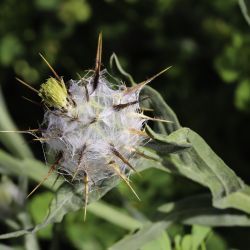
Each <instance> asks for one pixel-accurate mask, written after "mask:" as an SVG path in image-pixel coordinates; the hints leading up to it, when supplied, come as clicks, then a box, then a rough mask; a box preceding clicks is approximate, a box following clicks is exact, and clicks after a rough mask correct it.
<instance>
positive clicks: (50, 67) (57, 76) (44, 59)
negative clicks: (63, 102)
mask: <svg viewBox="0 0 250 250" xmlns="http://www.w3.org/2000/svg"><path fill="white" fill-rule="evenodd" d="M39 56H40V57H41V58H42V59H43V61H44V62H45V63H46V64H47V66H48V67H49V69H50V70H51V71H52V73H53V74H54V76H55V77H56V78H57V80H58V81H60V82H61V80H62V79H61V77H60V76H59V75H58V74H57V73H56V71H55V70H54V69H53V67H52V66H51V65H50V63H49V62H48V61H47V60H46V58H45V57H44V56H43V55H42V54H41V53H39Z"/></svg>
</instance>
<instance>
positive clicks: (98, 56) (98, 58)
mask: <svg viewBox="0 0 250 250" xmlns="http://www.w3.org/2000/svg"><path fill="white" fill-rule="evenodd" d="M101 64H102V33H100V34H99V36H98V45H97V52H96V61H95V74H94V80H93V90H94V91H95V90H96V88H97V87H98V83H99V77H100V71H101Z"/></svg>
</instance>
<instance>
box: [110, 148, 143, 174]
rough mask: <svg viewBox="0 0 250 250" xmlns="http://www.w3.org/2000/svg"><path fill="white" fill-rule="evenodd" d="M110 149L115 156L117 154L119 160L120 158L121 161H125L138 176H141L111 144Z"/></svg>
mask: <svg viewBox="0 0 250 250" xmlns="http://www.w3.org/2000/svg"><path fill="white" fill-rule="evenodd" d="M111 150H112V152H113V154H114V155H115V156H117V157H118V158H119V159H120V160H122V162H123V163H125V164H126V165H127V166H128V167H129V168H131V169H132V170H133V171H134V172H135V173H137V174H138V175H139V176H141V175H140V173H139V172H138V171H136V169H135V168H134V167H133V166H132V165H131V164H130V162H129V161H128V160H127V159H126V158H125V157H124V156H123V155H122V154H121V153H119V152H118V151H117V150H116V149H115V147H114V146H113V145H112V147H111Z"/></svg>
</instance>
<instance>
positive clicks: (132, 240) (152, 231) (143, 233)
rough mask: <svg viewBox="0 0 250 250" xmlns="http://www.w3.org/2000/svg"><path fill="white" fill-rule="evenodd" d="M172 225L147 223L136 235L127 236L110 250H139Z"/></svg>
mask: <svg viewBox="0 0 250 250" xmlns="http://www.w3.org/2000/svg"><path fill="white" fill-rule="evenodd" d="M170 224H171V223H167V222H156V223H147V224H145V225H144V226H143V227H142V228H141V229H140V230H138V231H137V232H135V233H134V234H130V235H127V236H126V237H124V238H123V239H122V240H120V241H118V242H117V243H115V244H114V245H113V246H111V247H110V248H109V250H128V249H129V250H138V249H140V248H141V247H143V246H145V245H146V244H147V243H149V242H152V241H154V240H156V239H157V238H158V237H159V236H160V235H161V234H162V232H163V231H164V230H165V229H166V228H167V227H168V226H169V225H170Z"/></svg>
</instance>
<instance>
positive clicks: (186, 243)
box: [181, 234, 192, 250]
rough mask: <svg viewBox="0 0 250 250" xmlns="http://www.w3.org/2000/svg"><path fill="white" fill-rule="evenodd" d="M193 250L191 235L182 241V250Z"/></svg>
mask: <svg viewBox="0 0 250 250" xmlns="http://www.w3.org/2000/svg"><path fill="white" fill-rule="evenodd" d="M191 249H192V237H191V235H190V234H187V235H185V236H184V237H183V238H182V241H181V250H191Z"/></svg>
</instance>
